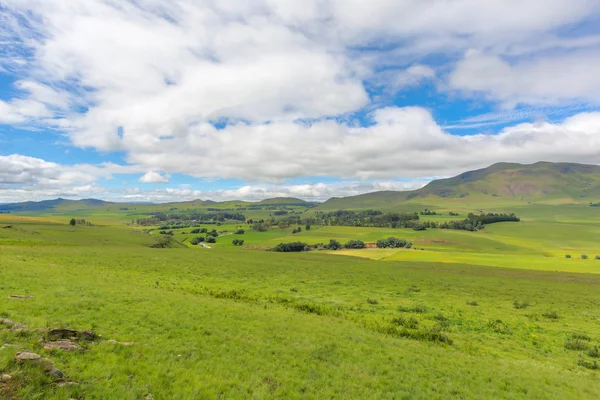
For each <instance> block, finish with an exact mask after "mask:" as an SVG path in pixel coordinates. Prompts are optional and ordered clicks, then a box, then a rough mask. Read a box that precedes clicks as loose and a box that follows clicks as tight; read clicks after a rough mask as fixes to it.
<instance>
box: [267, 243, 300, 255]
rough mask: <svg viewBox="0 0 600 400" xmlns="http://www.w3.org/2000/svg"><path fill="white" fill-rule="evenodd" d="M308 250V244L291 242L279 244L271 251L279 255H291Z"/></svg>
mask: <svg viewBox="0 0 600 400" xmlns="http://www.w3.org/2000/svg"><path fill="white" fill-rule="evenodd" d="M307 249H308V244H306V243H302V242H292V243H279V244H278V245H277V246H275V247H273V248H272V249H271V251H276V252H280V253H293V252H300V251H305V250H307Z"/></svg>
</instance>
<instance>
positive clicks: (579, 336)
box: [571, 332, 592, 342]
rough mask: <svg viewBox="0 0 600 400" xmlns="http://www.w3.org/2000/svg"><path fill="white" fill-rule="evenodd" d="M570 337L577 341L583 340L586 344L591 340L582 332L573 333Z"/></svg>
mask: <svg viewBox="0 0 600 400" xmlns="http://www.w3.org/2000/svg"><path fill="white" fill-rule="evenodd" d="M571 337H572V338H573V339H578V340H585V341H586V342H589V341H590V340H592V338H591V337H589V336H588V335H586V334H585V333H583V332H575V333H573V334H572V335H571Z"/></svg>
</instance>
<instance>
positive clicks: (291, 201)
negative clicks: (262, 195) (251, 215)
mask: <svg viewBox="0 0 600 400" xmlns="http://www.w3.org/2000/svg"><path fill="white" fill-rule="evenodd" d="M254 204H256V205H261V206H265V205H270V206H308V205H310V204H311V203H309V202H308V201H304V200H301V199H296V198H294V197H275V198H272V199H265V200H261V201H259V202H257V203H254Z"/></svg>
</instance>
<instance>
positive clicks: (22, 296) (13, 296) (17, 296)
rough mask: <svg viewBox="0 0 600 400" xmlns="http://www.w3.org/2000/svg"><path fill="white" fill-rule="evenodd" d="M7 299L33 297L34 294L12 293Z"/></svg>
mask: <svg viewBox="0 0 600 400" xmlns="http://www.w3.org/2000/svg"><path fill="white" fill-rule="evenodd" d="M8 298H9V299H33V298H34V296H27V295H22V294H13V295H12V296H9V297H8Z"/></svg>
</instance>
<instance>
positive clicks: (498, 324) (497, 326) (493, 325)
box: [488, 319, 510, 335]
mask: <svg viewBox="0 0 600 400" xmlns="http://www.w3.org/2000/svg"><path fill="white" fill-rule="evenodd" d="M488 327H489V328H490V329H491V330H493V331H494V332H496V333H501V334H503V335H506V334H509V333H510V329H509V328H508V325H506V324H505V323H504V322H502V320H501V319H496V320H490V321H488Z"/></svg>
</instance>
